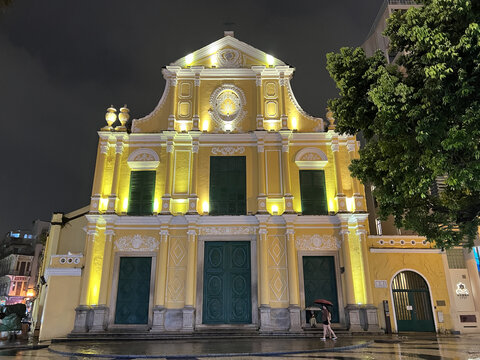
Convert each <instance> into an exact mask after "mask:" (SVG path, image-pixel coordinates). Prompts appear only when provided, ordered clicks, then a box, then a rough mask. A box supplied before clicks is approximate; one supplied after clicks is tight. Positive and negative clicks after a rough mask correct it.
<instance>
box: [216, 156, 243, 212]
mask: <svg viewBox="0 0 480 360" xmlns="http://www.w3.org/2000/svg"><path fill="white" fill-rule="evenodd" d="M246 213H247V186H246V160H245V156H211V157H210V215H245V214H246Z"/></svg>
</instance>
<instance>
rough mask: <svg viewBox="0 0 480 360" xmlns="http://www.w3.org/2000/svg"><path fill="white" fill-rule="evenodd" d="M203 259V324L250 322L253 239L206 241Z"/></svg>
mask: <svg viewBox="0 0 480 360" xmlns="http://www.w3.org/2000/svg"><path fill="white" fill-rule="evenodd" d="M204 258H205V260H204V278H203V279H204V287H203V323H204V324H250V323H251V322H252V301H251V280H250V279H251V265H250V242H248V241H225V242H222V241H207V242H205V255H204Z"/></svg>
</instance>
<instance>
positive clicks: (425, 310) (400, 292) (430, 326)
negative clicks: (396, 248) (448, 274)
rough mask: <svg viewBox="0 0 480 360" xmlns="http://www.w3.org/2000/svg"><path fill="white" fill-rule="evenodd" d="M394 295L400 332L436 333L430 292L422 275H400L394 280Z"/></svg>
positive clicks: (404, 273)
mask: <svg viewBox="0 0 480 360" xmlns="http://www.w3.org/2000/svg"><path fill="white" fill-rule="evenodd" d="M392 293H393V303H394V306H395V317H396V318H397V327H398V331H426V332H433V331H435V324H434V321H433V313H432V306H431V303H430V292H429V290H428V286H427V283H426V282H425V280H424V279H423V278H422V277H421V276H420V275H418V274H417V273H415V272H413V271H403V272H401V273H399V274H398V275H397V276H395V278H394V279H393V282H392Z"/></svg>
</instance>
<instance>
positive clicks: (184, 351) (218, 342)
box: [0, 335, 480, 360]
mask: <svg viewBox="0 0 480 360" xmlns="http://www.w3.org/2000/svg"><path fill="white" fill-rule="evenodd" d="M479 340H480V335H463V336H442V337H438V338H437V337H435V336H434V335H431V336H419V335H412V336H407V337H402V336H399V337H396V336H394V337H388V336H377V337H345V338H343V339H339V340H337V341H335V342H334V341H332V340H327V341H326V342H323V341H321V340H320V339H319V338H302V339H298V338H297V339H288V338H261V337H256V338H249V339H202V340H198V339H197V340H195V339H192V340H185V339H182V340H148V341H117V342H114V341H102V342H68V343H54V344H51V345H50V347H49V349H40V350H14V349H13V350H1V349H0V359H6V360H9V359H12V360H13V359H15V360H20V359H30V360H46V359H52V360H60V359H63V360H65V359H72V360H73V359H84V360H86V359H89V360H92V359H95V358H97V359H99V358H102V359H135V358H136V359H145V358H152V359H153V358H155V359H165V360H186V359H188V360H196V359H198V360H207V359H212V357H214V358H215V359H218V360H227V359H235V360H242V359H248V360H257V359H258V360H259V359H267V358H269V359H271V358H274V359H275V360H308V359H344V360H346V359H351V360H353V359H362V360H370V359H378V360H384V359H401V360H408V359H425V360H440V359H449V360H450V359H451V360H454V359H455V360H457V359H458V360H463V359H472V360H473V359H477V360H480V341H479Z"/></svg>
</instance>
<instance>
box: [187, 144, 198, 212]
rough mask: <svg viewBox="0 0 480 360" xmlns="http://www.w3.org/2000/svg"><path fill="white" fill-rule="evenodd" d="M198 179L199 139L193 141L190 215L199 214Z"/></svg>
mask: <svg viewBox="0 0 480 360" xmlns="http://www.w3.org/2000/svg"><path fill="white" fill-rule="evenodd" d="M197 177H198V139H193V141H192V180H191V181H190V196H189V198H188V213H189V214H197V213H198V210H197V202H198V196H197Z"/></svg>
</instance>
